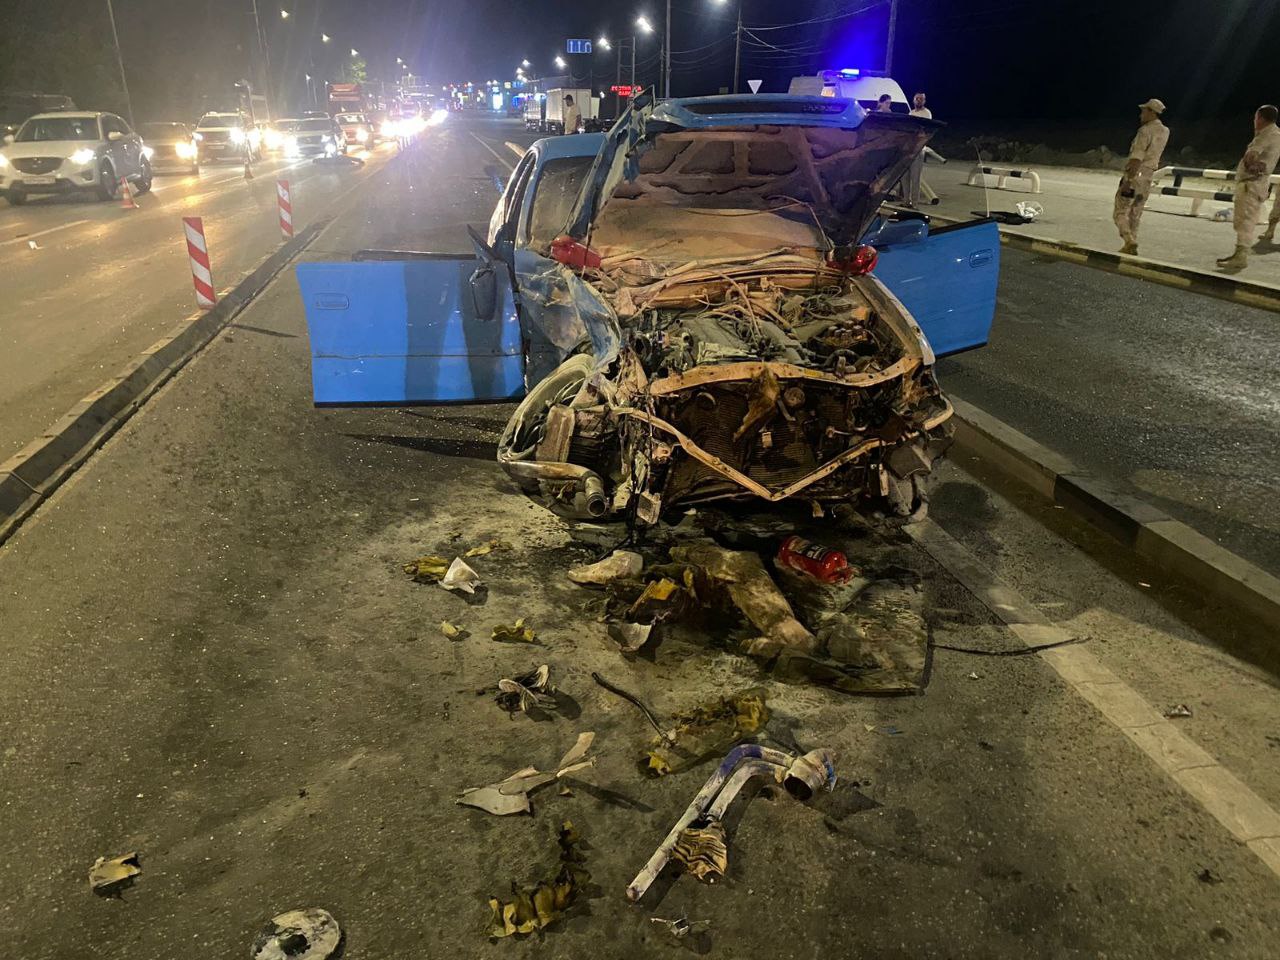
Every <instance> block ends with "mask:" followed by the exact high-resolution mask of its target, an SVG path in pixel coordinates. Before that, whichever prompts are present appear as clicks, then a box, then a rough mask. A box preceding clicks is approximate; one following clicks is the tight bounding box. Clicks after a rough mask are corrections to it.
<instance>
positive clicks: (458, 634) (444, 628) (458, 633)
mask: <svg viewBox="0 0 1280 960" xmlns="http://www.w3.org/2000/svg"><path fill="white" fill-rule="evenodd" d="M440 632H441V633H443V634H444V635H445V636H446V637H448V638H449V639H450V640H465V639H467V637H469V636H470V634H469V633H468V632H467V631H466V630H465V629H463V628H462V627H459V626H457V625H455V624H452V623H450V622H449V621H448V620H441V621H440Z"/></svg>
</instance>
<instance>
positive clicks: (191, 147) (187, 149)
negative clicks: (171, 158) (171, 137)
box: [173, 141, 196, 160]
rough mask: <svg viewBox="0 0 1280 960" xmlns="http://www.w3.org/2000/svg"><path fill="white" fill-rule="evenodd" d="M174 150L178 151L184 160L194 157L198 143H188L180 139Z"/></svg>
mask: <svg viewBox="0 0 1280 960" xmlns="http://www.w3.org/2000/svg"><path fill="white" fill-rule="evenodd" d="M173 152H174V153H176V154H177V155H178V156H179V157H181V158H182V159H183V160H190V159H191V158H192V157H194V156H195V155H196V145H195V144H194V143H187V142H186V141H180V142H178V143H177V144H175V145H174V147H173Z"/></svg>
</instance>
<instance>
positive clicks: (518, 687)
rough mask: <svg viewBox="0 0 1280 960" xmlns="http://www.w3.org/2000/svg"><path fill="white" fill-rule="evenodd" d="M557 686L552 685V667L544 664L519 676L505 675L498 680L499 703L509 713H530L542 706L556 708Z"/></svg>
mask: <svg viewBox="0 0 1280 960" xmlns="http://www.w3.org/2000/svg"><path fill="white" fill-rule="evenodd" d="M555 689H556V688H555V687H553V686H552V685H551V667H550V666H549V665H548V664H545V663H544V664H542V666H540V667H538V668H537V669H536V670H532V671H530V672H529V673H525V674H521V675H520V676H518V677H514V678H507V677H503V678H502V679H501V680H499V681H498V696H497V698H496V699H497V704H498V706H500V707H502V709H503V710H505V711H507V713H509V714H513V713H528V712H529V711H530V710H531V709H536V708H538V707H542V708H544V709H554V707H555V705H556V701H555V697H553V696H551V694H553V693H555Z"/></svg>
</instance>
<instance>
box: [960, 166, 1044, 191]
mask: <svg viewBox="0 0 1280 960" xmlns="http://www.w3.org/2000/svg"><path fill="white" fill-rule="evenodd" d="M977 177H982V183H980V184H979V183H974V180H975V178H977ZM987 177H995V178H996V183H995V188H994V189H996V190H1007V189H1009V188H1008V187H1007V186H1005V181H1006V180H1007V179H1009V178H1010V177H1012V178H1013V179H1015V180H1025V181H1027V183H1028V184H1030V186H1031V189H1030V190H1023V191H1020V192H1022V193H1039V192H1040V174H1038V173H1036V172H1035V171H1034V170H1019V169H1018V168H1017V167H993V166H988V165H986V164H981V163H977V164H974V166H973V169H972V170H970V171H969V179H968V180H967V181H966V183H968V185H969V186H971V187H978V186H982V187H986V186H990V184H988V183H987Z"/></svg>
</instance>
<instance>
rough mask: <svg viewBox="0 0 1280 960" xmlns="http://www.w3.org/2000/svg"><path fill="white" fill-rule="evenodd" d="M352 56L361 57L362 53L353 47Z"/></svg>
mask: <svg viewBox="0 0 1280 960" xmlns="http://www.w3.org/2000/svg"><path fill="white" fill-rule="evenodd" d="M351 55H352V56H353V57H358V56H360V51H359V50H357V49H356V48H355V47H352V48H351Z"/></svg>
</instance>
